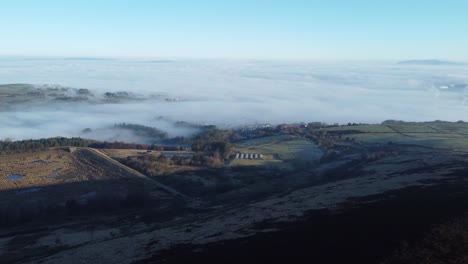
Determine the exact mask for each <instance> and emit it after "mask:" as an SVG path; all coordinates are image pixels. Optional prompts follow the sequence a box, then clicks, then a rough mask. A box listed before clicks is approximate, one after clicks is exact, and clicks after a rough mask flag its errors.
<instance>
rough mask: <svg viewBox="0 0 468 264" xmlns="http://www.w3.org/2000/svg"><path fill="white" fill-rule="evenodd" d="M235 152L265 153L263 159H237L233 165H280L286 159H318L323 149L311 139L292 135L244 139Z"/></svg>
mask: <svg viewBox="0 0 468 264" xmlns="http://www.w3.org/2000/svg"><path fill="white" fill-rule="evenodd" d="M235 153H255V154H263V156H264V157H263V160H247V159H235V160H233V161H232V162H231V165H234V166H236V165H239V166H242V165H244V166H246V165H257V166H259V165H279V164H281V163H282V162H284V161H290V160H297V161H317V160H318V159H320V157H321V156H322V150H321V149H320V148H318V147H317V145H315V143H313V142H312V141H310V140H307V139H303V138H294V137H290V136H271V137H264V138H260V139H253V140H248V141H244V142H242V143H240V144H238V145H237V146H236V147H235V149H234V150H233V154H234V155H235Z"/></svg>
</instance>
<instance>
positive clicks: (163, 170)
mask: <svg viewBox="0 0 468 264" xmlns="http://www.w3.org/2000/svg"><path fill="white" fill-rule="evenodd" d="M122 162H123V163H124V164H125V165H127V166H129V167H131V168H133V169H135V170H137V171H140V172H142V173H144V174H147V175H150V176H157V175H163V174H167V173H170V172H171V166H174V165H177V166H198V167H210V168H222V167H223V166H224V161H223V159H222V158H221V155H220V154H219V152H215V153H214V154H213V155H212V156H205V155H204V154H202V153H195V154H193V155H192V156H191V157H183V156H178V155H175V156H173V157H172V158H169V157H166V156H164V155H159V156H156V155H147V156H129V157H127V158H126V159H125V160H123V161H122Z"/></svg>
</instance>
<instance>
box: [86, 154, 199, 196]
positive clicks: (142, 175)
mask: <svg viewBox="0 0 468 264" xmlns="http://www.w3.org/2000/svg"><path fill="white" fill-rule="evenodd" d="M84 149H86V150H89V151H91V152H93V153H94V154H96V155H99V156H100V157H102V158H104V159H105V160H107V161H109V162H111V163H112V164H114V165H116V166H118V167H119V168H121V169H123V170H125V171H127V172H129V173H131V174H133V175H135V176H136V177H139V178H141V179H144V180H147V181H148V182H151V183H152V184H153V185H155V186H156V187H158V188H161V189H163V190H165V191H166V192H169V193H171V194H173V195H175V196H180V197H183V198H185V199H191V198H190V197H189V196H187V195H185V194H183V193H181V192H179V191H177V190H175V189H174V188H171V187H169V186H166V185H164V184H162V183H160V182H158V181H157V180H155V179H153V178H150V177H148V176H146V175H144V174H142V173H141V172H138V171H136V170H134V169H132V168H130V167H128V166H125V165H124V164H122V163H120V162H118V161H116V160H115V159H112V158H111V157H109V156H107V155H106V154H104V153H103V152H102V151H100V150H98V149H94V148H84Z"/></svg>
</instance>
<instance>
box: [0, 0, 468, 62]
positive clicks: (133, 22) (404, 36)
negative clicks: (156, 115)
mask: <svg viewBox="0 0 468 264" xmlns="http://www.w3.org/2000/svg"><path fill="white" fill-rule="evenodd" d="M467 10H468V1H455V0H453V1H450V0H444V1H442V0H440V1H436V0H434V1H429V0H425V1H422V0H412V1H410V0H392V1H383V0H369V1H366V0H341V1H339V0H327V1H325V0H324V1H313V0H304V1H301V0H269V1H268V0H231V1H228V0H218V1H214V0H213V1H209V0H192V1H188V0H187V1H182V0H167V1H162V0H159V1H158V0H138V1H135V0H74V1H73V0H70V1H63V0H40V1H39V0H9V1H8V0H5V1H2V3H1V6H0V35H1V41H0V55H36V56H112V57H164V58H166V57H171V58H172V57H176V58H177V57H187V58H232V59H244V58H259V59H304V60H309V59H310V60H327V59H333V60H336V59H338V60H339V59H345V60H360V59H363V60H381V59H382V60H401V59H420V58H421V59H422V58H439V59H451V60H459V61H467V60H468V49H467V48H466V47H468V33H467V29H468V18H467V17H466V11H467Z"/></svg>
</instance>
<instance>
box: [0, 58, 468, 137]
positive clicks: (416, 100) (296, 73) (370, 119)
mask: <svg viewBox="0 0 468 264" xmlns="http://www.w3.org/2000/svg"><path fill="white" fill-rule="evenodd" d="M10 83H29V84H35V85H42V84H57V85H61V86H65V87H72V88H85V89H89V90H90V91H92V92H93V93H94V94H96V95H97V96H101V95H103V94H104V93H105V92H117V91H128V92H131V93H134V94H138V95H140V96H142V97H145V98H147V99H146V100H138V101H121V102H93V103H90V102H56V101H51V102H50V103H47V104H41V105H34V104H28V105H22V104H21V103H18V105H16V107H14V108H11V109H10V110H6V111H3V112H0V139H3V138H12V139H14V140H20V139H30V138H45V137H54V136H66V137H72V136H81V137H88V138H93V139H99V140H124V141H136V142H138V141H144V139H141V138H138V137H136V136H135V135H133V134H132V133H128V131H127V132H125V131H119V130H116V129H111V128H112V127H113V125H114V124H117V123H123V122H125V123H131V124H140V125H145V126H150V127H156V128H159V129H161V130H164V131H166V132H167V133H168V134H169V136H170V137H174V136H189V135H193V134H195V133H197V129H195V128H187V127H185V128H181V127H179V126H176V125H175V124H174V122H175V121H186V122H190V123H194V124H214V125H217V126H220V127H236V126H243V125H251V124H256V123H270V124H278V123H293V122H302V121H303V122H310V121H323V122H327V123H348V122H363V123H380V122H382V121H384V120H387V119H397V120H405V121H429V120H446V121H457V120H464V119H465V120H466V119H467V115H466V111H467V110H468V106H467V105H466V102H465V100H466V98H468V87H467V86H466V84H468V66H466V65H462V64H461V65H438V66H433V65H432V66H430V65H399V64H397V63H396V62H287V61H282V62H278V61H227V60H216V61H215V60H212V61H200V60H180V61H179V60H174V61H171V60H164V61H161V60H157V61H155V60H142V59H140V60H136V59H134V60H123V59H115V60H79V59H76V60H74V59H57V58H55V59H47V58H45V59H40V60H39V59H30V58H2V59H1V58H0V84H10ZM161 95H163V96H164V97H165V98H174V100H160V99H158V98H159V97H157V96H161ZM0 102H1V101H0ZM0 109H1V107H0ZM160 117H163V118H160ZM86 128H90V129H91V131H92V132H91V133H83V130H84V129H86Z"/></svg>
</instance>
